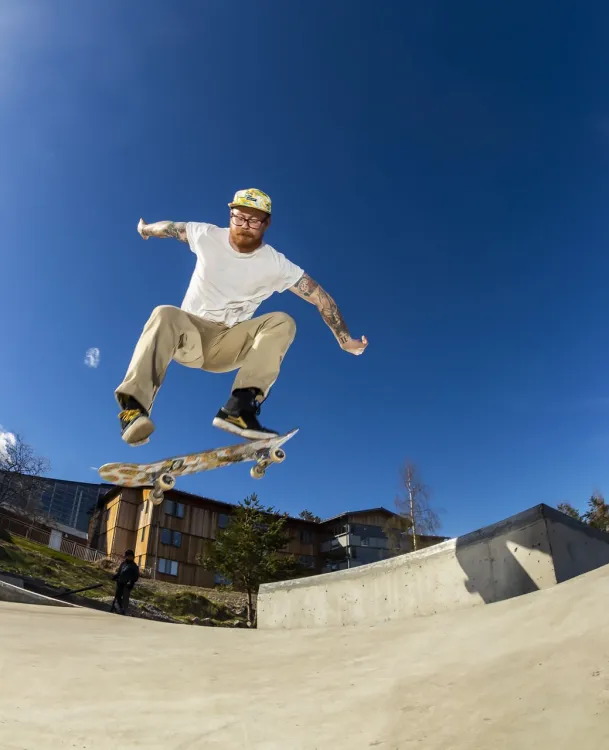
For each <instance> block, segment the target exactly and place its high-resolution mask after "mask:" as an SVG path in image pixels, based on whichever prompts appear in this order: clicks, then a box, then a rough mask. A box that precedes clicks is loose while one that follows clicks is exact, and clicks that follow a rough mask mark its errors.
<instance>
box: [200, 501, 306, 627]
mask: <svg viewBox="0 0 609 750" xmlns="http://www.w3.org/2000/svg"><path fill="white" fill-rule="evenodd" d="M286 518H287V514H286V513H283V514H279V513H278V512H277V511H276V510H275V509H274V508H272V507H266V508H265V507H263V506H262V505H261V504H260V501H259V500H258V496H257V495H256V494H255V493H254V494H252V495H250V496H249V497H246V498H245V500H243V501H242V502H241V503H239V505H237V506H236V507H235V510H234V512H233V513H232V514H231V516H230V518H229V521H228V524H227V526H226V528H224V529H221V530H220V531H219V532H218V536H217V538H216V541H215V542H213V543H211V544H210V545H208V549H207V551H206V554H205V555H204V556H202V557H201V558H199V562H200V564H201V565H203V567H204V568H206V569H207V570H214V571H217V572H218V573H220V574H221V575H222V576H224V577H225V578H228V579H229V580H230V582H231V584H232V586H233V587H234V588H235V589H238V590H242V591H245V593H246V594H247V619H248V622H249V623H250V625H251V624H253V622H254V619H255V618H254V607H253V595H254V594H255V593H257V592H258V587H259V586H260V584H261V583H268V582H270V581H277V580H281V579H283V578H288V577H292V576H294V575H297V574H298V570H299V565H298V562H297V560H296V558H295V557H294V556H293V555H286V554H280V550H283V549H285V547H286V545H287V544H288V542H289V541H290V535H289V534H288V533H287V532H286V530H285V522H286Z"/></svg>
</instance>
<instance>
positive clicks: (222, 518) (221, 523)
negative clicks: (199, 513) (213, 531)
mask: <svg viewBox="0 0 609 750" xmlns="http://www.w3.org/2000/svg"><path fill="white" fill-rule="evenodd" d="M227 526H228V516H227V515H226V513H220V515H219V516H218V528H220V529H225V528H226V527H227Z"/></svg>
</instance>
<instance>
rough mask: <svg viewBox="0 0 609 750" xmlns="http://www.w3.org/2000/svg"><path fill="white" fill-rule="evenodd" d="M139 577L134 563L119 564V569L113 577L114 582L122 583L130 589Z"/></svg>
mask: <svg viewBox="0 0 609 750" xmlns="http://www.w3.org/2000/svg"><path fill="white" fill-rule="evenodd" d="M139 577H140V569H139V568H138V567H137V565H136V564H135V562H130V561H127V560H126V561H125V562H122V563H121V564H120V567H119V569H118V570H117V571H116V573H115V575H114V576H113V580H114V581H118V582H119V583H123V584H125V585H126V586H129V588H131V587H132V586H133V584H134V583H135V582H136V581H137V579H138V578H139Z"/></svg>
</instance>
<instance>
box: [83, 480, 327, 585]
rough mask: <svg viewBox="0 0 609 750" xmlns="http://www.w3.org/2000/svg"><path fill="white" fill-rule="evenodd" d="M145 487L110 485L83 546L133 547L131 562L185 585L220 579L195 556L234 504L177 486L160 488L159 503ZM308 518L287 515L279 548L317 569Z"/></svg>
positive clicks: (312, 525) (224, 521)
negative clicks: (284, 543)
mask: <svg viewBox="0 0 609 750" xmlns="http://www.w3.org/2000/svg"><path fill="white" fill-rule="evenodd" d="M149 494H150V490H149V489H144V488H134V489H130V488H126V487H114V488H113V489H112V490H110V491H109V492H107V493H106V494H105V495H104V496H103V497H102V498H101V499H100V501H99V503H98V506H97V508H96V509H95V511H94V512H93V515H92V517H91V521H90V523H89V545H90V546H91V547H93V548H95V549H98V550H100V551H102V552H105V553H106V554H114V555H123V554H124V552H125V550H127V549H132V550H133V551H134V552H135V561H136V563H137V564H138V565H139V566H141V567H147V568H150V569H151V570H152V571H153V575H154V577H155V578H157V579H159V580H165V581H171V582H173V583H181V584H186V585H190V586H205V587H212V586H214V584H217V583H221V579H220V578H219V576H217V575H216V574H215V573H214V571H208V570H205V569H204V568H203V567H202V566H201V565H200V564H198V562H197V559H198V558H199V557H200V556H201V555H204V554H205V552H206V546H207V545H208V544H209V543H210V542H213V541H214V540H215V539H216V535H217V532H218V530H219V529H222V528H224V527H225V526H226V524H227V523H228V518H229V516H230V514H231V513H232V511H233V509H234V506H233V505H230V504H228V503H223V502H220V501H218V500H211V499H209V498H205V497H200V496H198V495H193V494H190V493H188V492H182V491H181V490H171V491H170V492H166V493H165V500H164V501H163V503H162V504H161V505H153V504H152V502H151V501H150V500H149V499H148V496H149ZM317 526H318V524H316V523H315V522H313V521H304V520H302V519H298V518H288V520H287V522H286V527H285V528H286V530H287V531H288V533H289V534H290V536H291V539H290V542H289V544H288V545H287V546H286V547H285V549H284V550H282V552H284V553H285V554H290V555H296V556H297V557H299V559H300V562H301V564H302V565H303V566H304V567H305V568H307V569H308V570H311V571H319V570H320V569H321V565H322V560H321V558H320V555H319V538H318V535H317V534H316V533H315V532H316V527H317Z"/></svg>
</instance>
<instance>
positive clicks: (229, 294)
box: [115, 188, 368, 445]
mask: <svg viewBox="0 0 609 750" xmlns="http://www.w3.org/2000/svg"><path fill="white" fill-rule="evenodd" d="M228 205H229V208H230V220H229V227H228V228H223V227H217V226H215V225H213V224H207V223H203V222H192V221H191V222H173V221H159V222H156V223H155V224H146V223H145V222H144V220H143V219H140V221H139V224H138V227H137V230H138V232H139V233H140V235H141V236H142V237H143V239H145V240H147V239H148V238H149V237H159V238H166V237H173V238H174V239H177V240H180V241H181V242H184V243H186V244H187V245H188V246H189V247H190V249H191V251H192V252H193V253H194V254H195V256H196V265H195V269H194V272H193V275H192V278H191V280H190V284H189V286H188V289H187V291H186V295H185V297H184V300H183V302H182V306H181V307H180V308H178V307H173V306H171V305H161V306H160V307H157V308H155V309H154V310H153V311H152V314H151V316H150V318H149V319H148V322H147V323H146V325H145V326H144V329H143V331H142V334H141V336H140V339H139V341H138V342H137V345H136V347H135V351H134V353H133V357H132V359H131V362H130V364H129V367H128V369H127V374H126V375H125V379H124V380H123V382H122V383H121V384H120V385H119V386H118V388H117V389H116V391H115V395H116V398H117V401H118V403H119V405H120V406H121V409H122V411H121V412H120V414H119V418H120V423H121V434H122V438H123V440H124V441H125V442H126V443H129V444H130V445H143V444H144V443H146V442H148V440H149V438H150V435H151V434H152V432H153V431H154V425H153V423H152V420H151V419H150V411H151V409H152V404H153V402H154V400H155V398H156V396H157V393H158V390H159V388H160V387H161V385H162V383H163V380H164V378H165V373H166V371H167V368H168V367H169V363H170V362H171V361H172V360H175V361H176V362H179V363H180V364H183V365H185V366H186V367H193V368H196V369H201V370H206V371H207V372H229V371H230V370H238V371H239V372H238V373H237V376H236V378H235V381H234V383H233V387H232V392H231V396H230V398H229V399H228V401H227V402H226V404H225V405H224V406H223V407H222V408H221V409H220V410H219V411H218V413H217V414H216V416H215V418H214V420H213V424H214V425H215V426H216V427H219V428H220V429H223V430H227V431H228V432H232V433H235V434H237V435H241V436H242V437H245V438H249V439H256V438H265V437H272V436H274V435H277V434H278V433H277V432H275V431H274V430H270V429H268V428H266V427H263V426H262V425H261V424H260V422H259V421H258V415H259V414H260V406H261V404H262V402H263V401H264V400H265V399H266V398H267V396H268V394H269V391H270V389H271V387H272V385H273V384H274V383H275V381H276V379H277V377H278V375H279V370H280V366H281V362H282V361H283V358H284V357H285V354H286V352H287V351H288V349H289V347H290V345H291V343H292V341H293V340H294V336H295V334H296V324H295V323H294V320H293V319H292V318H291V317H290V316H289V315H286V314H285V313H282V312H273V313H268V314H266V315H261V316H258V317H254V313H255V312H256V309H257V308H258V306H259V305H260V304H261V303H262V302H263V301H264V300H265V299H267V298H268V297H270V296H271V295H272V294H273V293H274V292H284V291H286V290H287V289H289V290H290V291H291V292H294V294H297V295H298V296H299V297H301V298H302V299H304V300H306V301H307V302H310V303H311V304H313V305H315V307H316V308H317V309H318V310H319V312H320V314H321V316H322V318H323V319H324V321H325V322H326V324H327V325H328V326H329V328H330V329H331V331H332V333H333V334H334V336H335V338H336V340H337V342H338V344H339V346H340V347H341V348H342V349H344V350H345V351H346V352H349V353H350V354H356V355H357V354H362V352H363V351H364V349H365V348H366V346H367V345H368V342H367V341H366V337H365V336H362V338H361V340H360V339H354V338H352V337H351V334H350V333H349V330H348V328H347V325H346V324H345V321H344V320H343V317H342V315H341V313H340V311H339V309H338V307H337V305H336V302H335V301H334V300H333V299H332V297H331V296H330V295H329V294H328V293H327V292H326V291H324V289H322V287H321V286H320V285H319V284H318V283H317V282H315V281H313V279H312V278H311V277H310V276H309V275H308V274H306V273H305V272H304V271H303V270H302V269H301V268H299V267H298V266H297V265H295V264H294V263H292V262H291V261H289V260H288V259H287V258H286V257H285V256H284V255H283V254H282V253H280V252H278V251H277V250H275V249H274V248H273V247H271V245H269V244H267V243H266V242H265V241H264V234H265V232H266V230H267V229H268V228H269V226H270V224H271V199H270V198H269V196H268V195H267V194H266V193H263V192H262V191H261V190H257V189H254V188H252V189H248V190H239V191H238V192H237V193H236V194H235V197H234V200H233V201H232V202H231V203H229V204H228Z"/></svg>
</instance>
